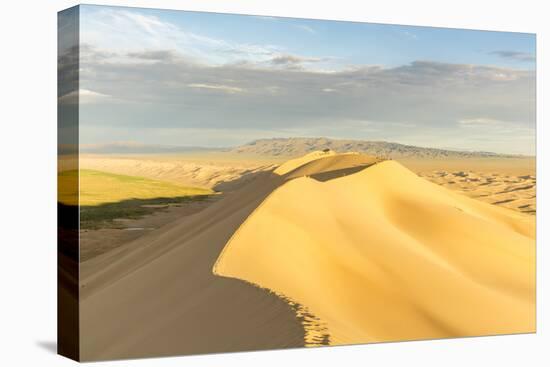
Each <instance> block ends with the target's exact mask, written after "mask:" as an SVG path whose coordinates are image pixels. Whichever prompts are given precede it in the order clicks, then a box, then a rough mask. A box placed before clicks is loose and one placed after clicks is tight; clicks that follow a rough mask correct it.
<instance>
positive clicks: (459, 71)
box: [60, 5, 536, 155]
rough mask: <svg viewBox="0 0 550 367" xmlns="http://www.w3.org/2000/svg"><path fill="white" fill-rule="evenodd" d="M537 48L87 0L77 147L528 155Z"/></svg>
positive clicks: (481, 38) (466, 35) (452, 32)
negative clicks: (325, 144) (323, 140)
mask: <svg viewBox="0 0 550 367" xmlns="http://www.w3.org/2000/svg"><path fill="white" fill-rule="evenodd" d="M535 44H536V41H535V35H533V34H525V33H510V32H490V31H474V30H459V29H445V28H431V27H416V26H398V25H381V24H370V23H357V22H341V21H325V20H310V19H292V18H279V17H277V18H275V17H264V16H249V15H228V14H215V13H200V12H185V11H170V10H155V9H137V8H125V7H106V6H91V5H84V6H81V7H80V45H81V46H80V90H79V99H80V104H81V105H80V141H81V143H82V144H103V143H110V142H115V141H116V142H138V143H143V144H155V145H159V144H160V145H178V146H204V147H229V146H236V145H240V144H244V143H247V142H250V141H252V140H255V139H261V138H274V137H297V136H300V137H319V136H325V137H330V138H341V139H362V140H385V141H392V142H398V143H403V144H411V145H417V146H426V147H437V148H445V149H459V150H477V151H492V152H498V153H513V154H529V155H531V154H534V153H535V71H536V60H535ZM72 97H74V96H71V95H64V96H61V97H60V100H61V101H62V103H71V101H72V100H74V98H72Z"/></svg>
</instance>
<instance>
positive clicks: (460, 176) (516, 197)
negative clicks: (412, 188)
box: [419, 170, 537, 215]
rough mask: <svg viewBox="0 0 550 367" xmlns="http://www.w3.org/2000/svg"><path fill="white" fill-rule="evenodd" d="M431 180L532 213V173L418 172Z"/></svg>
mask: <svg viewBox="0 0 550 367" xmlns="http://www.w3.org/2000/svg"><path fill="white" fill-rule="evenodd" d="M419 175H420V176H421V177H424V178H426V179H428V180H430V181H432V182H435V183H437V184H439V185H441V186H444V187H447V188H449V189H451V190H453V191H455V192H459V193H462V194H464V195H467V196H469V197H472V198H475V199H478V200H481V201H484V202H486V203H490V204H494V205H499V206H503V207H505V208H510V209H514V210H517V211H520V212H523V213H526V214H531V215H534V214H535V213H536V210H537V209H536V186H537V180H536V178H535V175H534V172H533V173H529V174H506V173H501V172H492V173H491V172H479V171H477V172H476V171H450V172H449V171H444V170H443V171H442V170H436V171H428V172H421V173H420V174H419Z"/></svg>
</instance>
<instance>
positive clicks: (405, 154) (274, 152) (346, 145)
mask: <svg viewBox="0 0 550 367" xmlns="http://www.w3.org/2000/svg"><path fill="white" fill-rule="evenodd" d="M324 149H330V150H333V151H335V152H338V153H345V152H358V153H364V154H369V155H374V156H378V157H385V158H480V157H485V158H491V157H495V158H516V157H524V156H522V155H512V154H498V153H491V152H472V151H465V150H463V151H461V150H452V149H436V148H423V147H417V146H413V145H404V144H398V143H390V142H385V141H367V140H340V139H329V138H273V139H259V140H254V141H252V142H250V143H247V144H244V145H240V146H237V147H234V148H206V147H198V146H196V147H189V146H173V145H159V144H143V143H137V142H112V143H105V144H82V145H80V152H81V153H90V154H168V153H174V154H175V153H192V152H196V153H200V152H229V153H235V154H243V155H244V154H248V155H258V156H264V157H282V158H291V157H297V156H302V155H305V154H307V153H311V152H313V151H316V150H324Z"/></svg>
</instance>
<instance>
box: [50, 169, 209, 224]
mask: <svg viewBox="0 0 550 367" xmlns="http://www.w3.org/2000/svg"><path fill="white" fill-rule="evenodd" d="M58 178H59V201H60V202H61V203H63V204H66V205H76V200H75V198H76V197H78V196H77V195H75V193H74V192H73V191H74V189H75V180H78V174H77V171H76V170H72V171H64V172H60V173H59V175H58ZM76 187H78V186H76ZM213 193H214V192H213V191H212V190H209V189H202V188H196V187H186V186H180V185H177V184H174V183H171V182H166V181H159V180H152V179H148V178H144V177H135V176H125V175H119V174H113V173H107V172H101V171H95V170H80V228H82V229H94V228H106V227H111V228H113V227H116V225H115V224H114V222H113V220H114V219H136V218H140V217H142V216H144V215H147V214H151V213H153V212H155V211H156V210H161V209H163V208H166V207H167V206H168V205H181V204H184V203H186V202H190V201H197V200H204V199H206V198H208V197H209V196H210V195H212V194H213Z"/></svg>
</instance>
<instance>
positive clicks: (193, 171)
mask: <svg viewBox="0 0 550 367" xmlns="http://www.w3.org/2000/svg"><path fill="white" fill-rule="evenodd" d="M80 168H84V169H92V170H98V171H103V172H110V173H116V174H123V175H129V176H138V177H146V178H150V179H155V180H162V181H167V182H173V183H177V184H179V185H183V186H193V187H201V188H209V189H212V188H216V187H217V186H218V185H220V184H224V183H227V182H231V181H234V180H237V179H241V182H240V183H242V180H243V179H246V178H247V176H251V175H253V174H254V173H257V172H262V171H265V170H271V169H273V168H274V165H273V164H272V163H271V162H269V161H262V160H250V161H247V160H246V159H242V160H239V161H223V160H220V159H219V158H218V159H208V158H205V157H199V156H184V155H181V156H177V155H176V156H169V155H159V156H155V155H145V156H132V155H129V156H104V155H85V156H81V157H80ZM231 189H233V188H232V187H228V186H227V185H225V186H224V187H223V191H228V190H231Z"/></svg>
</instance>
